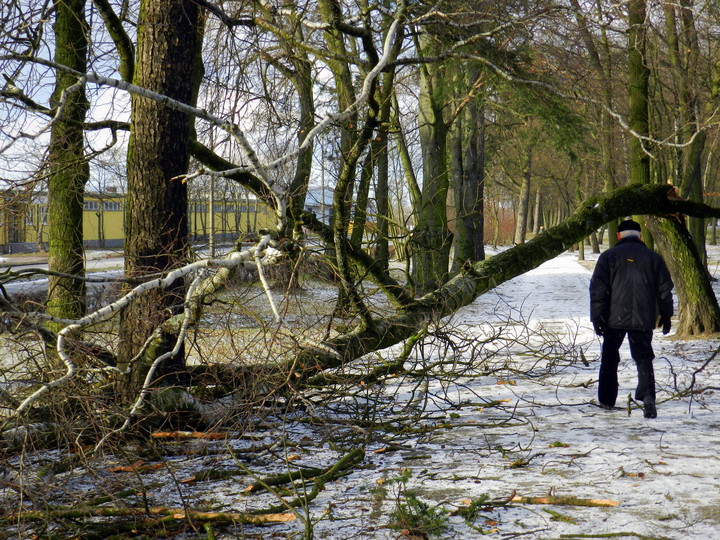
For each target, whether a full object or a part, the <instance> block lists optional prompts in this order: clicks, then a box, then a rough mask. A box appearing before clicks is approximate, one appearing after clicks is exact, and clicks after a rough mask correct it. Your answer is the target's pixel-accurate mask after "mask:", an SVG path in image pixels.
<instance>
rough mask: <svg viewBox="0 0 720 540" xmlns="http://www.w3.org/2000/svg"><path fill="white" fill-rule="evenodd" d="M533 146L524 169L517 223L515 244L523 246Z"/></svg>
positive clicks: (528, 202)
mask: <svg viewBox="0 0 720 540" xmlns="http://www.w3.org/2000/svg"><path fill="white" fill-rule="evenodd" d="M532 152H533V149H532V146H530V147H528V150H527V161H526V162H525V166H524V167H523V177H522V183H521V184H520V194H519V195H518V209H517V221H516V223H515V243H516V244H522V243H524V242H525V238H526V236H527V221H528V213H529V212H530V180H531V178H532Z"/></svg>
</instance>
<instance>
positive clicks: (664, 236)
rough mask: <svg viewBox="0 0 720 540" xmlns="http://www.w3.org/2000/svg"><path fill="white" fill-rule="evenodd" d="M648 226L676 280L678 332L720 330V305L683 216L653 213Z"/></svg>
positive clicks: (696, 333) (692, 334)
mask: <svg viewBox="0 0 720 540" xmlns="http://www.w3.org/2000/svg"><path fill="white" fill-rule="evenodd" d="M647 226H648V229H649V230H650V232H651V233H652V235H653V238H654V239H655V246H656V247H657V248H658V250H659V251H660V252H662V253H665V254H667V255H666V256H665V257H664V259H665V263H666V264H667V267H668V270H669V271H670V275H671V276H672V278H673V282H674V283H675V291H676V293H677V296H678V303H679V305H680V310H679V314H678V316H679V321H678V325H677V328H676V332H675V333H676V335H678V336H682V337H687V336H696V335H701V334H713V333H716V332H718V331H720V307H718V302H717V298H716V297H715V293H714V292H713V289H712V284H711V283H710V278H709V276H708V273H707V271H706V269H705V265H704V264H703V263H702V259H701V255H700V253H699V252H698V250H697V248H696V246H695V242H694V241H693V238H692V236H691V234H690V233H689V231H688V229H687V228H686V227H685V224H684V223H683V222H681V220H680V218H679V217H674V216H671V217H668V218H667V219H660V218H657V217H653V216H650V217H648V219H647Z"/></svg>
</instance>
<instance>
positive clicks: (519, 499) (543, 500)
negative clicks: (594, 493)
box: [510, 495, 620, 506]
mask: <svg viewBox="0 0 720 540" xmlns="http://www.w3.org/2000/svg"><path fill="white" fill-rule="evenodd" d="M510 502H514V503H522V504H557V505H561V506H620V503H619V502H618V501H613V500H612V499H580V498H578V497H556V496H550V497H523V496H521V495H515V496H514V497H513V498H512V499H510Z"/></svg>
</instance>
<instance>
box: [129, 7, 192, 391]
mask: <svg viewBox="0 0 720 540" xmlns="http://www.w3.org/2000/svg"><path fill="white" fill-rule="evenodd" d="M201 21H202V17H201V13H200V10H199V7H198V5H197V3H195V2H193V1H191V0H144V1H143V2H142V3H141V5H140V17H139V20H138V46H137V63H136V68H135V79H134V83H135V84H137V85H139V86H141V87H144V88H148V89H150V90H153V91H155V92H158V93H161V94H164V95H167V96H168V97H170V98H173V99H176V100H178V101H181V102H183V103H188V104H192V103H193V101H194V97H195V87H196V83H195V80H194V78H193V73H194V72H195V70H196V68H197V64H196V59H197V56H196V54H197V52H198V49H199V47H198V45H199V42H200V40H201V39H202V37H201V36H202V32H201ZM191 127H192V118H191V117H189V116H188V115H187V114H185V113H182V112H179V111H177V110H175V109H171V108H169V107H166V106H164V105H163V104H161V103H158V102H156V101H153V100H149V99H146V98H143V97H140V96H136V95H134V96H133V98H132V115H131V138H130V145H129V150H128V166H127V169H128V200H127V211H126V222H125V226H126V230H125V275H126V276H127V277H132V278H137V277H141V276H143V275H147V274H152V273H155V272H162V271H167V270H169V269H172V268H174V267H176V266H179V265H180V264H182V263H183V262H184V261H185V260H186V257H187V247H188V246H187V233H188V222H187V186H186V184H185V183H184V182H181V181H179V180H173V179H174V178H175V177H177V176H179V175H181V174H184V173H186V172H187V167H188V159H189V141H190V135H191ZM184 289H185V284H184V283H183V282H182V281H180V282H178V283H176V284H174V285H173V286H172V287H169V288H168V289H165V290H155V291H154V292H153V293H152V294H150V295H145V296H143V297H142V298H138V299H137V300H136V301H135V302H134V303H133V304H132V306H131V307H130V308H129V309H128V310H125V311H124V312H123V314H122V318H121V331H120V342H121V347H120V358H121V362H120V366H121V367H128V365H129V362H130V360H131V359H132V358H133V357H134V356H135V355H136V354H137V353H138V351H139V350H140V349H141V347H142V345H143V343H144V342H145V341H146V339H147V338H148V337H149V336H150V334H151V333H152V332H153V331H154V329H156V328H159V327H161V326H162V323H163V322H164V321H165V320H167V319H168V318H169V317H171V316H172V315H173V314H174V313H175V312H177V310H178V306H179V305H180V304H181V303H182V298H183V295H184ZM168 346H170V347H172V335H171V334H166V335H163V336H162V337H161V339H159V340H158V341H157V342H156V344H155V346H153V347H151V348H150V349H149V350H148V351H147V354H146V355H145V362H144V363H141V364H139V365H138V366H134V368H133V370H132V374H131V380H130V386H129V388H128V390H129V391H130V392H134V391H135V390H136V389H137V388H139V387H140V386H142V383H143V381H144V378H145V373H146V372H147V369H148V368H149V365H148V362H151V361H152V360H154V358H155V357H156V356H152V355H153V354H159V353H161V352H164V350H162V351H161V350H160V349H166V348H167V347H168ZM158 347H160V349H158ZM156 349H157V350H156ZM183 367H184V355H183V354H180V355H178V356H177V357H175V358H174V359H173V360H172V361H169V362H167V363H166V365H165V366H163V367H162V369H161V370H160V371H159V375H160V376H163V375H167V374H168V373H174V372H177V371H178V370H180V369H182V368H183ZM171 382H174V381H171Z"/></svg>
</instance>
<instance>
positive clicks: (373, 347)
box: [292, 184, 720, 379]
mask: <svg viewBox="0 0 720 540" xmlns="http://www.w3.org/2000/svg"><path fill="white" fill-rule="evenodd" d="M678 214H685V215H692V216H697V217H720V209H717V208H712V207H710V206H707V205H704V204H699V203H694V202H691V201H687V200H683V199H678V198H677V196H676V193H675V188H674V187H673V186H670V185H667V184H663V185H653V184H650V185H632V186H628V187H624V188H620V189H618V190H615V191H613V192H611V193H608V194H603V195H599V196H596V197H592V198H590V199H588V200H586V201H585V202H584V203H583V204H581V205H580V207H579V208H578V209H577V210H576V212H575V213H574V214H573V215H572V216H570V217H569V218H568V219H566V220H565V221H563V222H562V223H560V224H559V225H557V226H555V227H552V228H550V229H548V230H547V231H545V232H544V233H542V234H539V235H537V236H536V237H535V238H533V239H532V240H530V241H528V242H527V243H525V244H520V245H517V246H514V247H512V248H510V249H508V250H506V251H503V252H501V253H499V254H497V255H495V256H493V257H491V258H489V259H487V260H484V261H479V262H472V261H468V262H466V264H465V265H464V266H463V268H462V270H461V271H460V273H458V274H457V275H456V276H454V277H453V278H451V279H450V280H449V281H448V282H447V283H445V284H444V285H443V286H441V287H439V288H438V289H436V290H434V291H432V292H430V293H428V294H426V295H425V296H423V297H421V298H418V299H416V300H415V301H413V302H412V303H410V304H408V305H405V306H404V307H403V308H401V309H399V310H398V312H397V313H396V314H394V315H392V316H390V317H384V318H382V319H375V320H374V321H373V323H372V325H359V326H357V327H356V328H354V329H353V330H352V331H350V332H347V333H345V334H343V335H340V336H337V337H335V338H334V339H331V340H327V341H325V342H323V348H322V349H320V348H308V349H305V350H302V351H301V352H300V353H299V354H298V356H297V358H295V359H292V362H293V366H294V369H295V370H296V372H297V373H298V375H299V378H301V379H304V378H307V377H308V376H310V375H313V374H315V373H317V371H318V369H319V367H320V368H322V369H329V368H335V367H338V366H340V365H342V364H343V363H345V362H349V361H352V360H354V359H357V358H359V357H361V356H363V355H366V354H369V353H371V352H374V351H378V350H381V349H384V348H386V347H390V346H392V345H396V344H398V343H400V342H402V341H403V340H405V339H407V338H409V337H411V336H413V335H414V334H416V333H417V332H418V331H419V330H420V329H422V328H423V327H425V326H426V325H428V324H429V323H430V322H432V321H437V320H439V319H440V318H442V317H445V316H448V315H450V314H452V313H454V312H455V311H457V310H458V309H460V308H461V307H463V306H465V305H467V304H469V303H471V302H472V301H473V300H475V299H476V298H477V297H478V296H480V295H481V294H483V293H485V292H487V291H489V290H490V289H492V288H493V287H496V286H498V285H499V284H501V283H504V282H505V281H508V280H510V279H512V278H514V277H516V276H519V275H521V274H523V273H525V272H528V271H530V270H532V269H533V268H536V267H537V266H539V265H540V264H542V263H543V262H545V261H547V260H550V259H552V258H554V257H556V256H557V255H559V254H560V253H562V252H563V251H566V250H567V249H569V248H570V247H572V246H573V245H574V244H576V243H578V242H580V241H582V240H584V239H585V238H586V237H588V236H589V235H590V234H591V233H592V232H593V231H595V230H596V229H598V228H600V227H601V226H602V225H604V224H605V223H607V222H609V221H611V220H613V219H616V218H619V217H622V216H627V215H649V216H659V217H663V216H666V217H669V218H670V219H672V220H676V219H677V215H678ZM320 225H321V224H319V223H317V221H312V220H310V222H309V223H308V227H310V228H314V229H315V230H317V231H318V232H324V231H323V229H322V227H321V226H320ZM325 235H327V232H325ZM326 240H329V238H326ZM356 262H357V263H358V264H364V265H365V266H367V269H368V271H369V272H371V271H372V269H373V268H375V266H374V265H373V264H372V262H368V261H367V259H366V258H365V257H364V256H362V255H358V256H357V257H356ZM379 281H380V280H379ZM381 283H384V285H385V286H384V289H385V290H388V291H390V293H391V294H393V295H394V296H398V293H397V292H396V289H397V284H396V283H394V282H391V281H390V280H389V279H384V280H383V281H382V282H381Z"/></svg>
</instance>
